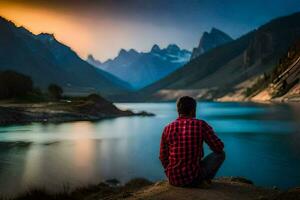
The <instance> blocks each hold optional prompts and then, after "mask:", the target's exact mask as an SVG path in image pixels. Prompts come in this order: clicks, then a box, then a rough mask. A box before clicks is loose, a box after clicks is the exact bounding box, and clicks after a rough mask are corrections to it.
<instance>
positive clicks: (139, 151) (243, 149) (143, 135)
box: [0, 102, 300, 195]
mask: <svg viewBox="0 0 300 200" xmlns="http://www.w3.org/2000/svg"><path fill="white" fill-rule="evenodd" d="M117 106H118V107H120V108H122V109H132V110H135V111H141V110H145V111H148V112H152V113H155V114H156V116H155V117H141V116H139V117H120V118H116V119H107V120H102V121H99V122H85V121H83V122H72V123H61V124H40V123H33V124H29V125H14V126H5V127H0V150H1V151H0V193H1V194H2V195H3V194H4V195H7V194H15V193H16V192H22V191H25V190H27V189H29V188H32V187H44V188H47V189H49V190H51V191H55V190H57V189H58V188H59V189H61V188H63V187H65V186H66V185H67V186H70V187H76V186H82V185H87V184H91V183H98V182H100V181H103V180H107V179H111V178H116V179H118V180H120V181H121V182H122V183H124V182H126V181H128V180H130V179H132V178H135V177H144V178H147V179H149V180H152V181H155V180H161V179H164V178H165V176H164V173H163V169H162V167H161V165H160V161H159V159H158V153H159V142H160V136H161V132H162V129H163V127H164V126H165V125H166V124H168V123H169V122H170V121H172V120H174V119H176V117H177V114H176V105H175V103H134V104H131V103H126V104H125V103H123V104H117ZM197 117H198V118H201V119H204V120H206V121H207V122H208V123H210V124H211V125H212V126H213V127H214V129H215V131H216V132H217V134H218V135H219V137H220V138H221V139H222V140H223V141H224V143H225V151H226V154H227V158H226V161H225V163H224V165H223V166H222V168H221V170H220V171H219V173H218V176H244V177H247V178H249V179H251V180H252V181H254V183H255V184H257V185H260V186H266V187H272V186H278V187H280V188H288V187H293V186H299V185H300V170H299V169H300V131H299V130H300V105H297V104H265V105H264V104H254V103H215V102H200V103H198V107H197ZM15 141H23V142H28V144H27V143H24V144H23V145H7V144H8V143H7V142H15ZM205 148H206V149H205V152H206V153H209V150H208V148H207V147H205Z"/></svg>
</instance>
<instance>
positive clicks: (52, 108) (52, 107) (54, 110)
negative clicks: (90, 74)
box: [0, 101, 154, 126]
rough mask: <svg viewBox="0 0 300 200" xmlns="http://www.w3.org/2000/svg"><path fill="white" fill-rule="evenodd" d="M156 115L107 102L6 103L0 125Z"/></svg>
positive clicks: (1, 111) (2, 109)
mask: <svg viewBox="0 0 300 200" xmlns="http://www.w3.org/2000/svg"><path fill="white" fill-rule="evenodd" d="M128 116H154V114H153V113H148V112H146V111H141V112H133V111H131V110H120V109H119V108H117V107H116V106H114V105H113V104H112V103H110V102H109V103H108V102H105V103H104V104H103V102H94V101H90V102H86V101H74V102H71V103H69V102H43V103H5V104H1V105H0V126H8V125H20V124H30V123H64V122H76V121H91V122H95V121H100V120H103V119H111V118H117V117H128Z"/></svg>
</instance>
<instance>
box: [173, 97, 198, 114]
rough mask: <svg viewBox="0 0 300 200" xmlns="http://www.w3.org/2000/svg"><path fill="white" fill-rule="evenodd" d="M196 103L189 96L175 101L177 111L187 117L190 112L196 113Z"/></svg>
mask: <svg viewBox="0 0 300 200" xmlns="http://www.w3.org/2000/svg"><path fill="white" fill-rule="evenodd" d="M196 105H197V102H196V100H195V99H193V98H192V97H189V96H183V97H180V98H179V99H178V100H177V111H178V113H179V114H181V115H189V114H191V112H193V111H196Z"/></svg>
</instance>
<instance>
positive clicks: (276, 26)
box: [137, 12, 300, 100]
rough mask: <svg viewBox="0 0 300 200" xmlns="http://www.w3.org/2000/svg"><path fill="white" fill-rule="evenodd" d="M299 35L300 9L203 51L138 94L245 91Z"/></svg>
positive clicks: (213, 95) (206, 95)
mask: <svg viewBox="0 0 300 200" xmlns="http://www.w3.org/2000/svg"><path fill="white" fill-rule="evenodd" d="M299 38H300V12H299V13H295V14H292V15H289V16H285V17H280V18H277V19H274V20H272V21H270V22H268V23H267V24H265V25H263V26H261V27H259V28H258V29H256V30H254V31H252V32H249V33H247V34H245V35H244V36H242V37H240V38H238V39H236V40H233V41H231V42H229V43H226V44H224V45H221V46H219V47H216V48H214V49H211V50H210V51H207V52H206V53H203V54H202V55H200V56H199V57H197V58H195V59H193V60H191V61H190V62H189V63H187V64H186V65H185V66H183V67H181V68H180V69H178V70H176V71H175V72H173V73H171V74H169V75H168V76H167V77H165V78H163V79H161V80H159V81H158V82H156V83H154V84H152V85H150V86H148V87H146V88H144V89H143V90H141V91H140V92H139V93H138V94H137V95H138V96H139V97H140V98H141V99H151V98H152V99H153V98H154V99H165V100H172V99H176V98H177V97H178V96H180V95H184V94H189V95H192V96H194V97H196V98H198V99H219V98H222V97H223V96H226V95H227V96H230V95H234V94H237V93H240V92H241V93H242V91H244V90H245V89H246V88H247V87H249V85H251V84H253V80H255V79H256V78H257V77H258V76H260V75H261V74H263V73H266V72H269V71H271V70H272V69H274V67H275V66H276V63H278V61H279V59H280V58H281V57H282V56H283V55H285V54H286V52H287V51H288V49H289V47H290V46H292V44H294V43H295V41H296V40H298V39H299Z"/></svg>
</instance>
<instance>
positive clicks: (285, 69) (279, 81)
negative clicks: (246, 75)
mask: <svg viewBox="0 0 300 200" xmlns="http://www.w3.org/2000/svg"><path fill="white" fill-rule="evenodd" d="M299 80H300V38H299V40H298V41H297V42H296V44H295V45H293V46H292V47H291V48H289V50H288V52H287V54H286V55H285V56H284V57H282V58H281V59H280V62H279V63H278V64H277V65H276V67H275V68H274V69H273V70H272V71H271V72H270V73H264V75H262V76H261V77H259V78H258V79H257V80H256V82H255V83H254V84H253V85H252V86H251V87H248V88H247V89H246V90H245V92H244V95H245V97H246V99H247V100H248V99H250V100H255V101H267V100H279V101H298V102H299V100H300V82H299Z"/></svg>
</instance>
